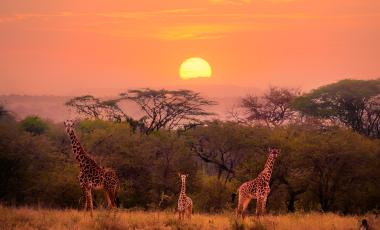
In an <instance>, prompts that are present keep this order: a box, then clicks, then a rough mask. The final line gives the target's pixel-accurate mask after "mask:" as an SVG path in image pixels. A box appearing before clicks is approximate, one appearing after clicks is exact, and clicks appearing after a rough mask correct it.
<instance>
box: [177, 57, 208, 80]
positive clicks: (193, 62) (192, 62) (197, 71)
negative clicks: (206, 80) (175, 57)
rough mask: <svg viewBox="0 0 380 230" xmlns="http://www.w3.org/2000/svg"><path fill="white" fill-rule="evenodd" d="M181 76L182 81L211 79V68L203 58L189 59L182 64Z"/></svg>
mask: <svg viewBox="0 0 380 230" xmlns="http://www.w3.org/2000/svg"><path fill="white" fill-rule="evenodd" d="M179 75H180V76H181V78H182V79H189V78H197V77H211V67H210V65H209V64H208V63H207V62H206V61H205V60H203V59H202V58H189V59H187V60H186V61H184V62H183V63H182V65H181V68H180V69H179Z"/></svg>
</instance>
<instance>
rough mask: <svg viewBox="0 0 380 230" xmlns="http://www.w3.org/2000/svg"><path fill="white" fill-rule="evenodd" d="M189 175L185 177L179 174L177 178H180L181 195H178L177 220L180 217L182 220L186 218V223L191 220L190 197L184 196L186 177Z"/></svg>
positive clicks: (191, 202)
mask: <svg viewBox="0 0 380 230" xmlns="http://www.w3.org/2000/svg"><path fill="white" fill-rule="evenodd" d="M188 176H189V174H186V175H181V174H179V177H181V180H182V188H181V194H180V195H179V199H178V212H179V220H181V215H182V219H183V218H184V217H185V213H186V216H187V218H188V220H187V222H189V220H191V212H192V210H193V201H192V200H191V199H190V197H188V196H186V193H185V190H186V185H185V181H186V177H188Z"/></svg>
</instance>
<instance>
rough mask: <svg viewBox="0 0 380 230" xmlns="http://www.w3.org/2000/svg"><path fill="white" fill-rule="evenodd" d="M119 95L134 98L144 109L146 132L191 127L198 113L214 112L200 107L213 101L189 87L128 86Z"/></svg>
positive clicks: (196, 122)
mask: <svg viewBox="0 0 380 230" xmlns="http://www.w3.org/2000/svg"><path fill="white" fill-rule="evenodd" d="M120 96H121V97H122V99H128V100H132V101H134V102H136V103H137V104H138V105H139V107H140V109H141V110H142V111H144V112H145V113H146V116H145V117H144V118H143V120H144V121H146V122H147V125H146V126H147V128H146V131H145V132H146V133H147V134H149V133H151V132H152V131H157V130H159V129H161V128H164V127H165V128H166V129H168V130H172V129H174V128H175V127H180V126H182V127H184V128H185V129H186V128H188V127H193V126H196V125H198V124H201V123H202V122H201V120H200V119H199V116H210V115H215V114H214V113H209V112H206V111H205V110H204V107H205V106H212V105H217V104H218V103H217V102H215V101H209V100H205V99H204V98H203V97H202V96H201V95H200V93H195V92H193V91H191V90H186V89H181V90H173V91H169V90H165V89H162V90H153V89H149V88H145V89H141V90H129V91H128V93H122V94H120Z"/></svg>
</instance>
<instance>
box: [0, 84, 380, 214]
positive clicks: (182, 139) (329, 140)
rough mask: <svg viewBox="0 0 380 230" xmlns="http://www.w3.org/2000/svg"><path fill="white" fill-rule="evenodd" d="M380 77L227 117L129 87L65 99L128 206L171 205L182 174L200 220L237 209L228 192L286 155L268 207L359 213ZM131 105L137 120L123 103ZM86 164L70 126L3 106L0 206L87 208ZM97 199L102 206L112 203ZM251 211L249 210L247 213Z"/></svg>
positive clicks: (375, 145) (370, 185)
mask: <svg viewBox="0 0 380 230" xmlns="http://www.w3.org/2000/svg"><path fill="white" fill-rule="evenodd" d="M379 86H380V80H379V79H377V80H369V81H362V80H342V81H339V82H337V83H334V84H330V85H327V86H323V87H320V88H318V89H316V90H312V91H311V92H310V93H306V94H301V92H300V90H299V89H297V88H286V87H285V88H281V87H274V86H272V87H270V88H269V89H268V91H266V92H265V93H264V94H263V95H247V96H246V97H244V98H242V99H241V100H240V101H239V102H237V105H236V106H235V107H234V108H233V109H231V110H230V111H229V112H228V117H229V119H228V120H219V119H208V118H207V117H210V115H213V114H212V113H209V112H207V108H208V106H212V105H215V104H216V103H215V102H212V101H208V100H206V99H204V98H202V97H201V95H200V94H198V93H194V92H192V91H189V90H177V91H167V90H157V91H156V90H151V89H142V90H131V91H129V92H128V93H122V94H120V97H119V98H117V99H114V100H109V101H100V100H99V99H97V98H95V97H93V96H91V95H86V96H82V97H75V98H72V99H70V100H68V101H67V102H66V105H67V106H69V108H74V109H76V110H77V111H78V113H79V114H81V115H83V117H81V118H77V120H76V121H75V122H74V123H75V127H74V130H75V132H76V134H77V136H78V138H79V140H80V141H81V143H82V145H83V147H84V149H85V150H86V151H87V153H88V154H90V155H91V156H92V157H93V158H94V159H95V160H96V161H97V162H98V163H99V164H100V165H101V166H104V167H105V168H107V169H112V170H114V171H115V172H116V173H117V175H118V176H119V178H120V181H121V190H120V191H119V192H117V193H118V196H119V197H120V201H121V204H122V206H123V207H124V208H133V207H142V208H145V209H149V208H156V207H157V206H158V204H159V202H160V201H161V200H162V199H161V198H162V196H163V195H164V196H165V197H166V198H167V199H165V202H164V204H162V205H161V206H162V207H164V208H171V209H175V208H176V205H177V200H178V196H179V193H180V189H181V181H180V179H179V177H178V174H179V173H186V174H189V177H188V179H187V183H186V185H187V194H188V196H189V197H191V198H192V200H193V202H194V211H196V212H221V211H230V210H232V209H233V208H236V205H237V203H232V202H231V199H230V195H231V193H233V192H235V191H236V189H237V187H239V186H240V185H241V184H242V183H244V182H246V181H249V180H252V179H254V178H256V177H257V175H258V174H259V173H260V172H261V171H262V170H263V167H264V165H265V162H266V160H267V158H268V148H270V147H272V146H277V147H278V148H281V149H282V151H281V153H280V154H279V155H278V157H277V159H276V161H275V165H274V170H273V174H272V177H271V180H270V186H271V193H270V195H269V197H268V205H267V210H269V211H271V212H273V213H276V212H293V211H295V210H305V211H309V210H320V211H324V212H327V211H333V212H342V213H345V214H358V213H363V212H367V211H371V210H375V209H378V207H379V205H380V193H379V192H378V191H380V179H379V178H378V175H380V145H379V144H380V143H379V141H380V140H379V128H380V127H379V117H380V110H379V105H378V102H379V100H378V97H379V95H380V91H378V90H379V89H380V88H379ZM121 100H132V101H135V102H136V103H137V104H138V105H139V106H140V108H141V110H142V111H144V112H145V113H146V116H144V117H142V118H141V119H138V120H135V119H132V118H131V117H129V116H128V115H127V114H128V112H127V111H123V109H122V108H120V107H119V106H118V103H119V102H120V101H121ZM79 172H80V168H79V166H78V164H77V162H76V161H75V159H74V157H73V155H72V149H71V144H70V140H69V138H68V136H67V133H65V131H64V127H63V124H61V123H54V122H52V121H50V120H43V119H41V118H39V117H38V116H34V115H30V116H28V117H27V118H25V119H23V120H19V119H17V117H16V116H15V114H13V113H12V112H11V111H7V110H6V105H5V104H4V103H0V201H1V202H2V203H5V204H9V205H44V206H48V207H52V208H68V207H71V208H80V207H81V205H80V202H79V199H80V197H81V196H80V186H79V182H78V174H79ZM103 193H104V192H103V191H97V190H95V191H93V201H94V206H95V207H99V206H103V205H105V204H106V203H107V201H106V200H105V199H106V196H105V195H104V194H103ZM254 208H255V202H251V204H250V206H249V209H251V210H253V209H254Z"/></svg>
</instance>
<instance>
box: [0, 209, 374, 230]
mask: <svg viewBox="0 0 380 230" xmlns="http://www.w3.org/2000/svg"><path fill="white" fill-rule="evenodd" d="M363 218H366V219H367V220H368V222H369V224H370V226H371V229H372V230H376V229H379V230H380V218H377V219H375V216H374V215H366V216H346V217H342V216H339V215H336V214H332V213H328V214H319V213H295V214H284V215H279V216H272V215H268V216H266V217H265V218H260V219H256V218H254V217H252V216H249V217H248V218H247V219H246V221H245V223H244V224H242V223H241V222H238V223H235V221H233V214H232V213H226V214H216V215H211V214H194V215H193V216H192V220H191V222H190V223H189V224H187V222H186V221H183V222H182V223H181V222H179V221H178V214H175V213H174V212H172V211H167V212H160V216H159V219H158V216H157V212H144V211H139V210H134V211H131V210H118V211H116V212H115V213H111V215H110V216H108V211H105V210H97V211H95V212H94V217H93V219H91V218H90V216H89V213H88V212H87V216H86V219H85V220H83V212H82V211H78V210H72V209H70V210H48V209H40V210H37V209H32V208H28V207H22V208H10V207H4V206H0V229H4V230H11V229H12V230H13V229H15V230H16V229H39V230H45V229H46V230H47V229H63V230H65V229H83V230H84V229H94V230H97V229H99V230H103V229H115V230H118V229H120V230H121V229H284V230H286V229H292V230H293V229H306V230H314V229H318V230H320V229H345V230H348V229H359V223H360V222H361V220H362V219H363Z"/></svg>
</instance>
